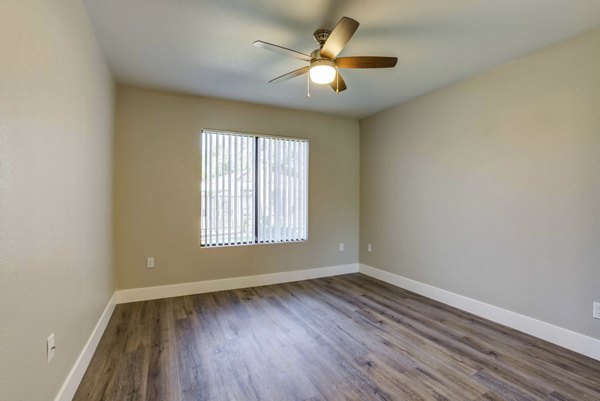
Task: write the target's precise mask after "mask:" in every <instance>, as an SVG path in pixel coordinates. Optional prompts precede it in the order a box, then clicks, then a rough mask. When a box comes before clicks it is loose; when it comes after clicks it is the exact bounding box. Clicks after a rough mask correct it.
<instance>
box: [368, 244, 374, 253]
mask: <svg viewBox="0 0 600 401" xmlns="http://www.w3.org/2000/svg"><path fill="white" fill-rule="evenodd" d="M367 251H368V252H373V245H371V244H367Z"/></svg>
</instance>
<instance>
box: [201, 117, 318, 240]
mask: <svg viewBox="0 0 600 401" xmlns="http://www.w3.org/2000/svg"><path fill="white" fill-rule="evenodd" d="M205 132H207V133H210V132H216V133H219V134H230V135H241V136H248V137H253V138H254V147H253V155H254V177H253V180H254V182H255V184H256V185H257V183H258V169H257V168H256V167H257V166H258V157H257V156H258V138H276V139H287V140H293V141H302V142H306V201H305V202H306V222H305V225H306V236H305V238H303V239H301V240H294V241H277V242H259V241H258V218H257V217H258V195H259V192H260V191H255V194H254V210H253V213H254V220H255V222H256V223H255V224H254V240H253V241H252V242H245V243H244V242H240V243H234V244H216V245H203V244H202V202H203V196H202V195H200V202H199V205H200V221H199V223H200V224H199V230H198V233H199V236H198V240H199V241H198V244H199V246H200V248H201V249H211V248H228V247H237V246H254V245H282V244H301V243H303V242H307V241H308V239H309V232H310V230H309V220H310V218H309V216H310V202H309V199H310V191H309V189H310V139H309V138H306V137H297V136H286V135H276V134H264V133H257V132H250V131H234V130H225V129H217V128H202V130H201V131H200V138H202V134H203V133H205ZM199 143H200V187H202V175H203V167H204V158H203V154H204V149H203V148H202V139H200V141H199ZM256 185H255V187H256Z"/></svg>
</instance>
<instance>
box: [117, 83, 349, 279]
mask: <svg viewBox="0 0 600 401" xmlns="http://www.w3.org/2000/svg"><path fill="white" fill-rule="evenodd" d="M116 121H117V123H116V147H115V152H116V165H115V169H116V172H117V174H116V181H115V211H116V214H115V253H116V258H115V264H116V276H117V286H118V288H135V287H146V286H156V285H164V284H172V283H181V282H191V281H199V280H211V279H218V278H226V277H236V276H247V275H255V274H262V273H273V272H281V271H289V270H296V269H306V268H314V267H323V266H333V265H340V264H347V263H356V262H357V261H358V198H359V192H358V191H359V185H358V180H359V170H358V169H359V166H358V160H359V150H358V144H359V135H358V129H359V127H358V121H357V120H353V119H348V118H338V117H330V116H326V115H321V114H316V113H310V112H301V111H293V110H286V109H279V108H273V107H266V106H259V105H252V104H248V103H239V102H232V101H225V100H216V99H207V98H201V97H193V96H186V95H178V94H173V93H166V92H159V91H152V90H142V89H134V88H128V87H119V89H118V94H117V108H116ZM202 128H215V129H225V130H233V131H247V132H256V133H265V134H273V135H285V136H295V137H306V138H309V139H310V177H309V180H310V183H309V186H310V187H309V240H308V241H307V242H304V243H297V244H274V245H255V246H239V247H226V248H212V249H201V248H200V247H199V245H198V244H199V223H200V220H199V218H200V194H199V187H200V145H199V139H200V132H201V130H202ZM340 242H344V243H345V248H346V249H345V251H344V252H343V253H340V252H339V250H338V244H339V243H340ZM147 256H154V257H155V258H156V268H155V269H146V267H145V263H146V260H145V259H146V257H147Z"/></svg>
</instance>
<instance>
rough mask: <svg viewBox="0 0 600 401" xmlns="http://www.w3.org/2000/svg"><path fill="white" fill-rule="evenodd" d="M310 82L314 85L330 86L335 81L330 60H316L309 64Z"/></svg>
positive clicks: (333, 64) (334, 72) (332, 63)
mask: <svg viewBox="0 0 600 401" xmlns="http://www.w3.org/2000/svg"><path fill="white" fill-rule="evenodd" d="M309 74H310V80H311V81H313V82H314V83H316V84H330V83H331V82H333V80H334V79H335V74H336V69H335V63H334V62H333V61H332V60H327V59H317V60H313V61H311V63H310V71H309Z"/></svg>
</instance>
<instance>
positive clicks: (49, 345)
mask: <svg viewBox="0 0 600 401" xmlns="http://www.w3.org/2000/svg"><path fill="white" fill-rule="evenodd" d="M55 351H56V344H55V342H54V333H52V334H50V336H48V340H46V355H47V356H48V362H50V361H51V360H52V358H54V353H55Z"/></svg>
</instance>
